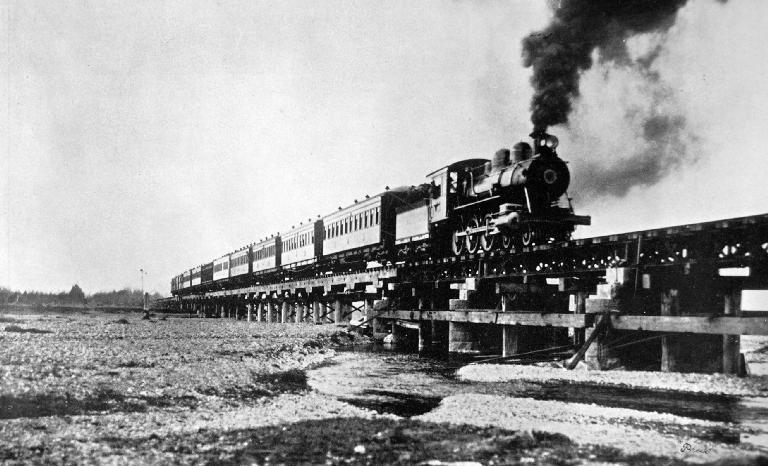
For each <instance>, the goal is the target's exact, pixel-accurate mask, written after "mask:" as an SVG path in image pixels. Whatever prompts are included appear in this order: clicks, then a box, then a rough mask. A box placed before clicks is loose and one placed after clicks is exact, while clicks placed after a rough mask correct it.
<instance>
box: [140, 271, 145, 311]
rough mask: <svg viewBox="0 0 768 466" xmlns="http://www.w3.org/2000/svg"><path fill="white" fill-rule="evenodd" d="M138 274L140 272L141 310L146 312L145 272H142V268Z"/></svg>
mask: <svg viewBox="0 0 768 466" xmlns="http://www.w3.org/2000/svg"><path fill="white" fill-rule="evenodd" d="M139 272H141V309H142V310H144V311H146V310H147V300H146V299H145V298H144V275H146V274H147V272H146V271H145V270H144V268H141V269H139Z"/></svg>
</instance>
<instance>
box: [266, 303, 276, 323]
mask: <svg viewBox="0 0 768 466" xmlns="http://www.w3.org/2000/svg"><path fill="white" fill-rule="evenodd" d="M274 312H275V304H274V303H272V301H267V322H269V323H272V322H273V321H274V320H275V318H274Z"/></svg>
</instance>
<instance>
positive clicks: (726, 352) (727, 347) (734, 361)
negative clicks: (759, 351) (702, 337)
mask: <svg viewBox="0 0 768 466" xmlns="http://www.w3.org/2000/svg"><path fill="white" fill-rule="evenodd" d="M723 313H724V314H725V315H727V316H738V315H740V314H741V290H739V289H736V290H731V291H729V292H728V293H727V294H726V295H725V305H724V312H723ZM740 357H741V336H740V335H723V373H724V374H738V373H739V359H740Z"/></svg>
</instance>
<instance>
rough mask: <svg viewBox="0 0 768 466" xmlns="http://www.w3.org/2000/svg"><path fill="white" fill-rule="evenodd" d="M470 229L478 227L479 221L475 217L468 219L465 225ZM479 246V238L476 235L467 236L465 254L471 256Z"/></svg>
mask: <svg viewBox="0 0 768 466" xmlns="http://www.w3.org/2000/svg"><path fill="white" fill-rule="evenodd" d="M467 226H468V227H469V228H470V229H475V228H477V227H479V226H480V220H479V219H478V218H477V217H476V216H475V217H472V218H471V219H469V224H468V225H467ZM479 245H480V237H479V235H477V234H472V235H467V241H466V247H467V252H468V253H470V254H472V253H474V252H475V251H477V247H478V246H479Z"/></svg>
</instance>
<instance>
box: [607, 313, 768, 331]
mask: <svg viewBox="0 0 768 466" xmlns="http://www.w3.org/2000/svg"><path fill="white" fill-rule="evenodd" d="M611 327H613V328H615V329H616V330H645V331H648V332H679V333H709V334H716V335H768V317H706V316H627V315H612V316H611Z"/></svg>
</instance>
